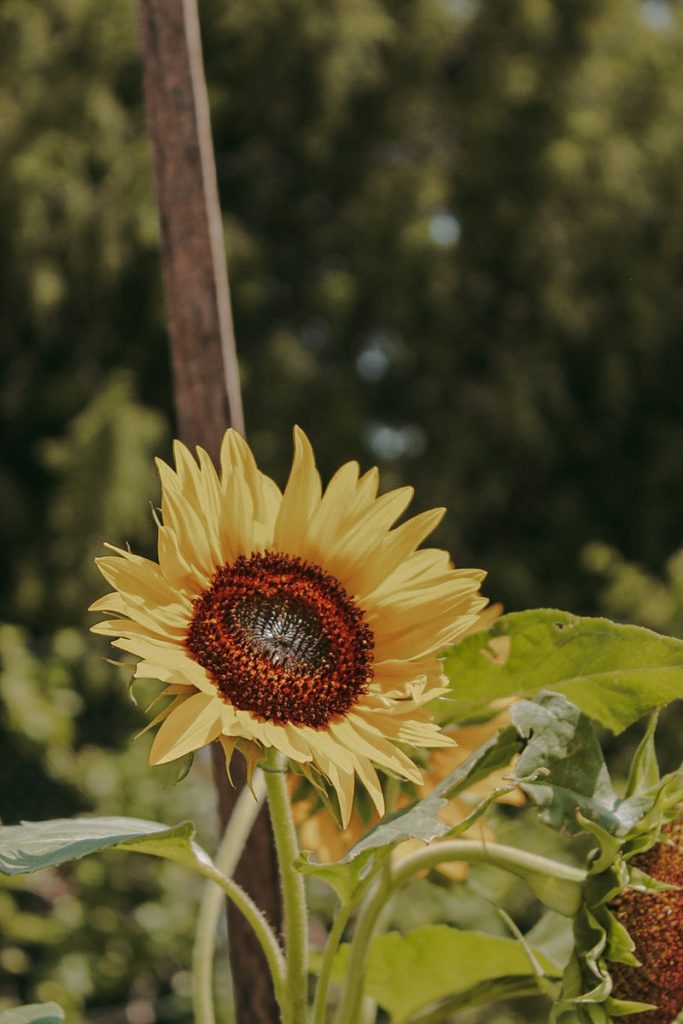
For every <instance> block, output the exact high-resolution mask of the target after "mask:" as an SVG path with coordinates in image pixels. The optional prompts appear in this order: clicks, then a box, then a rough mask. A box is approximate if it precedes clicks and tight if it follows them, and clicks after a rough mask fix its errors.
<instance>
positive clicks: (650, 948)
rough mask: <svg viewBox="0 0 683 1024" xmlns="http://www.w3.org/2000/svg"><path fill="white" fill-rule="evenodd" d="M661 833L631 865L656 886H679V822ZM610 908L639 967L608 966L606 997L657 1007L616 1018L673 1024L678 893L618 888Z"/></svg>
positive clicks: (682, 964) (678, 999) (679, 935)
mask: <svg viewBox="0 0 683 1024" xmlns="http://www.w3.org/2000/svg"><path fill="white" fill-rule="evenodd" d="M663 831H664V834H665V835H666V836H667V841H664V842H661V843H658V844H657V845H656V846H653V847H652V849H650V850H648V851H647V852H646V853H642V854H639V855H638V856H637V857H634V858H633V860H632V861H631V864H632V866H633V867H636V868H639V870H640V871H644V872H645V874H647V875H650V876H651V877H652V878H656V879H657V880H658V881H660V882H666V883H668V884H669V885H675V886H681V887H683V818H679V819H678V820H677V821H675V822H672V823H671V824H669V825H667V826H665V828H664V830H663ZM611 909H612V911H613V912H614V913H615V914H616V916H617V918H618V919H619V921H621V923H622V924H623V925H624V926H625V927H626V929H627V930H628V932H629V934H630V936H631V938H632V939H633V941H634V943H635V950H634V952H635V955H636V956H637V958H638V960H639V961H640V967H629V966H626V965H624V964H613V965H612V966H611V974H612V979H613V982H614V988H613V990H612V995H613V996H615V997H616V998H617V999H625V1000H636V1001H638V1002H643V1003H654V1004H655V1005H656V1006H657V1009H656V1010H648V1011H646V1012H644V1013H637V1014H634V1015H632V1016H629V1017H627V1018H621V1019H622V1020H623V1021H624V1022H626V1021H628V1022H629V1024H674V1021H676V1019H677V1017H678V1014H679V1013H680V1012H681V1010H683V888H680V889H669V890H666V891H663V892H636V891H635V890H634V889H624V890H622V892H621V893H620V894H619V896H617V898H616V899H615V900H614V902H613V903H612V906H611Z"/></svg>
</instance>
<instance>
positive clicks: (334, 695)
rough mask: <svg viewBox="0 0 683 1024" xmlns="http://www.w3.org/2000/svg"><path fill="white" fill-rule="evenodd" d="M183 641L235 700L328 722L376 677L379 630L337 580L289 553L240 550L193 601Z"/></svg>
mask: <svg viewBox="0 0 683 1024" xmlns="http://www.w3.org/2000/svg"><path fill="white" fill-rule="evenodd" d="M185 646H186V648H187V650H188V651H189V652H190V654H191V655H192V657H193V658H194V660H195V661H197V662H198V663H199V664H200V665H201V666H202V667H203V668H205V669H206V671H207V672H208V673H209V676H210V677H211V679H212V680H213V681H214V683H215V684H216V687H217V688H218V690H219V692H220V694H221V696H222V697H223V699H224V700H225V701H227V702H228V703H229V704H232V705H233V706H234V707H236V708H239V709H240V710H243V711H250V712H251V713H252V714H254V715H256V717H258V718H261V719H263V720H265V721H268V722H276V723H278V724H291V725H298V726H303V725H308V726H312V727H313V728H315V729H321V728H324V726H326V725H327V724H328V723H329V722H330V721H331V720H332V719H334V718H338V717H340V716H342V715H344V714H345V713H346V712H347V711H348V710H349V708H351V707H352V706H353V704H355V703H356V701H357V700H358V698H359V697H360V696H361V694H363V693H364V692H365V691H366V689H367V686H368V683H369V682H370V680H371V679H372V648H373V636H372V631H371V630H370V628H369V626H368V625H367V623H366V622H365V621H364V615H363V611H362V609H361V608H359V606H358V605H357V604H356V602H355V601H354V600H353V598H352V597H350V595H349V594H348V593H347V592H346V590H345V589H344V587H343V586H342V585H341V583H340V582H339V580H337V579H335V577H334V576H331V575H330V574H329V573H326V572H325V571H324V570H323V569H321V568H319V566H316V565H310V564H309V563H308V562H304V561H302V560H301V559H300V558H297V557H296V556H293V555H281V554H276V553H274V552H268V551H267V552H264V553H257V554H254V555H250V556H249V557H245V556H244V555H241V556H240V557H239V558H237V559H236V560H235V561H234V562H233V563H231V564H230V565H222V566H220V567H219V568H218V569H217V570H216V572H215V573H214V577H213V579H212V581H211V586H210V587H209V589H208V590H207V591H205V593H204V594H202V595H201V597H198V598H197V599H196V600H195V602H194V614H193V616H192V621H191V623H190V626H189V629H188V632H187V636H186V638H185Z"/></svg>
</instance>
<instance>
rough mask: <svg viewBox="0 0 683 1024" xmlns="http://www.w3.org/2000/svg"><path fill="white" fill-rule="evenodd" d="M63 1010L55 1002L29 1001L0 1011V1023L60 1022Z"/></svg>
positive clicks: (55, 1023) (39, 1023)
mask: <svg viewBox="0 0 683 1024" xmlns="http://www.w3.org/2000/svg"><path fill="white" fill-rule="evenodd" d="M63 1020H64V1010H63V1009H62V1008H61V1006H58V1005H57V1003H30V1004H28V1005H26V1006H16V1007H15V1008H14V1009H12V1010H4V1011H2V1012H0V1024H61V1021H63Z"/></svg>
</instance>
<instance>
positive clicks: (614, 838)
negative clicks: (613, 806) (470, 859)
mask: <svg viewBox="0 0 683 1024" xmlns="http://www.w3.org/2000/svg"><path fill="white" fill-rule="evenodd" d="M653 734H654V720H653V722H652V723H651V726H650V728H649V729H648V732H647V734H646V736H645V738H644V740H643V743H642V744H641V747H640V750H639V751H638V753H637V754H636V758H635V760H634V769H633V771H632V774H631V779H630V780H629V785H628V800H627V801H626V803H625V807H627V808H628V812H627V817H626V820H625V821H624V824H623V826H622V827H621V828H619V829H616V830H615V832H608V831H606V830H605V829H603V828H601V827H600V826H599V825H596V824H595V823H594V822H588V821H586V820H585V819H582V824H583V825H584V826H585V828H586V830H587V831H589V832H591V833H592V834H593V836H594V837H595V838H596V840H597V843H598V845H597V848H596V849H595V850H594V851H593V852H592V854H591V856H590V858H589V870H588V876H587V880H586V884H585V886H584V894H583V902H582V906H581V908H580V910H579V913H578V915H577V917H576V920H575V922H574V935H575V948H574V954H573V956H572V959H571V961H570V963H569V966H568V968H567V972H566V974H565V979H564V984H563V992H562V997H561V999H560V1002H559V1004H558V1007H557V1013H556V1017H555V1018H553V1019H559V1020H562V1021H564V1020H565V1017H564V1016H563V1014H564V1013H568V1014H570V1018H569V1019H571V1020H572V1021H581V1022H586V1024H589V1022H590V1024H609V1022H610V1021H621V1020H622V1019H623V1020H626V1019H628V1020H629V1021H633V1022H634V1024H675V1021H676V1020H677V1019H678V1014H679V1013H680V1012H681V1010H683V770H679V771H677V772H673V773H672V774H670V775H667V776H665V777H664V778H661V779H660V778H659V774H658V771H657V768H656V758H655V754H654V738H653ZM629 816H630V820H628V817H629Z"/></svg>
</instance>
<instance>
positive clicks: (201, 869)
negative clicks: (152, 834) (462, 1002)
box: [171, 858, 285, 1006]
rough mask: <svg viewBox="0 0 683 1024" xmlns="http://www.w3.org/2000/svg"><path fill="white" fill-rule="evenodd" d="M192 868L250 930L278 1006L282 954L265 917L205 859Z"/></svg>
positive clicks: (282, 978) (281, 996)
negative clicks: (216, 889) (232, 906)
mask: <svg viewBox="0 0 683 1024" xmlns="http://www.w3.org/2000/svg"><path fill="white" fill-rule="evenodd" d="M171 859H173V858H171ZM193 866H194V870H195V871H197V872H198V873H199V874H200V875H203V876H204V878H208V879H209V881H211V882H215V883H216V885H218V886H220V888H221V890H222V891H223V892H224V893H225V895H226V896H227V897H228V899H229V900H231V901H232V902H233V903H234V904H235V906H236V907H237V909H238V910H239V911H240V913H241V914H243V915H244V917H245V918H246V919H247V921H248V922H249V924H250V925H251V927H252V928H253V930H254V934H255V936H256V938H257V940H258V943H259V945H260V946H261V949H262V950H263V955H264V956H265V958H266V961H267V963H268V967H269V969H270V974H271V977H272V979H273V987H274V989H275V995H276V998H277V1001H278V1003H279V1004H280V1006H282V1005H283V1000H284V984H285V958H284V956H283V955H282V949H281V948H280V943H279V942H278V940H277V937H276V936H275V933H274V932H273V929H272V928H271V927H270V925H269V924H268V922H267V920H266V918H265V916H264V915H263V913H262V912H261V911H260V910H259V908H258V907H257V906H256V904H255V903H254V901H253V900H252V898H251V897H250V896H249V895H247V893H246V892H245V891H244V889H242V887H241V886H239V885H238V884H237V882H234V881H233V880H232V878H228V877H227V876H226V875H224V874H223V872H222V871H219V870H218V868H217V867H216V866H215V865H214V864H213V863H212V862H211V861H210V860H208V858H207V860H205V861H204V860H201V861H198V862H195V864H194V865H193Z"/></svg>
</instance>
